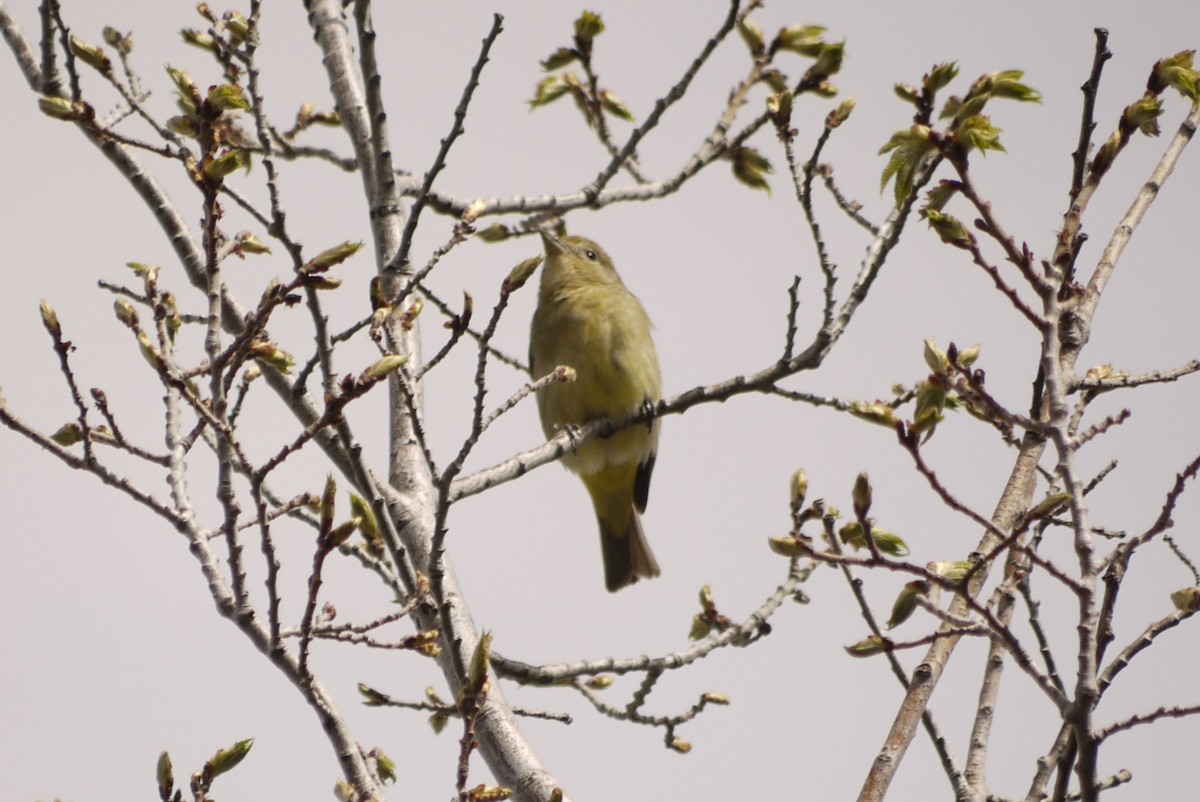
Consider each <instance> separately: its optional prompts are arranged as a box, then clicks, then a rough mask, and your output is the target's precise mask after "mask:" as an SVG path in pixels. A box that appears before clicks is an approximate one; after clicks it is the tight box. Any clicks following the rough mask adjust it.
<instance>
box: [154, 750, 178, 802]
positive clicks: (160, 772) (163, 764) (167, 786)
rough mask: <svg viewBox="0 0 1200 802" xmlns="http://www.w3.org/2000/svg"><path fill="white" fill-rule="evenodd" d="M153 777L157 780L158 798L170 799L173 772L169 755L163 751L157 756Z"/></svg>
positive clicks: (173, 784) (173, 782)
mask: <svg viewBox="0 0 1200 802" xmlns="http://www.w3.org/2000/svg"><path fill="white" fill-rule="evenodd" d="M154 778H155V780H157V781H158V796H159V798H160V799H170V798H171V791H173V790H175V772H174V771H173V770H172V768H171V756H170V755H168V754H167V753H166V752H165V751H164V752H163V753H162V754H160V755H159V756H158V765H157V766H155V770H154Z"/></svg>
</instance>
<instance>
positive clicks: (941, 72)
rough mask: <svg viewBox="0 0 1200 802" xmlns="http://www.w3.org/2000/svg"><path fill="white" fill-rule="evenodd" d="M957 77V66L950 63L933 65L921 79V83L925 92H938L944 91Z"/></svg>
mask: <svg viewBox="0 0 1200 802" xmlns="http://www.w3.org/2000/svg"><path fill="white" fill-rule="evenodd" d="M957 77H958V65H957V64H955V63H954V62H953V61H951V62H948V63H946V64H935V65H934V67H933V69H931V70H930V71H929V72H928V73H927V74H926V75H925V76H924V77H923V78H922V79H921V83H922V85H923V86H924V87H925V89H926V90H927V91H930V92H938V91H941V90H942V89H945V88H946V87H947V86H948V85H949V84H950V82H951V81H953V80H954V79H955V78H957Z"/></svg>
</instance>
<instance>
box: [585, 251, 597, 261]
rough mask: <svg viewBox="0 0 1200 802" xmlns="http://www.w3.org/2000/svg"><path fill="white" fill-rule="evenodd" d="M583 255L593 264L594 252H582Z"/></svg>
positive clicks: (594, 259)
mask: <svg viewBox="0 0 1200 802" xmlns="http://www.w3.org/2000/svg"><path fill="white" fill-rule="evenodd" d="M583 255H584V256H586V257H587V258H589V259H591V260H592V261H593V262H594V261H596V252H595V251H584V252H583Z"/></svg>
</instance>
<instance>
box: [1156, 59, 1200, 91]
mask: <svg viewBox="0 0 1200 802" xmlns="http://www.w3.org/2000/svg"><path fill="white" fill-rule="evenodd" d="M1195 55H1196V51H1195V50H1182V51H1180V52H1178V53H1176V54H1175V55H1173V56H1169V57H1167V58H1165V59H1163V60H1161V61H1159V62H1158V63H1157V64H1155V65H1154V70H1153V72H1152V73H1151V76H1150V82H1151V87H1154V86H1155V85H1156V84H1160V85H1162V86H1164V87H1167V86H1169V87H1171V88H1172V89H1174V90H1175V91H1177V92H1178V93H1179V94H1181V95H1183V96H1184V97H1186V98H1188V99H1189V100H1191V101H1192V102H1193V103H1197V102H1200V72H1197V71H1196V70H1194V69H1193V68H1192V61H1193V59H1194V58H1195Z"/></svg>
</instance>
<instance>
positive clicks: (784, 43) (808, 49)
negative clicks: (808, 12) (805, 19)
mask: <svg viewBox="0 0 1200 802" xmlns="http://www.w3.org/2000/svg"><path fill="white" fill-rule="evenodd" d="M824 33H825V28H822V27H821V26H820V25H789V26H788V27H786V28H783V29H782V30H780V31H779V34H778V35H777V36H776V37H775V49H777V50H787V51H789V52H792V53H799V54H800V55H802V56H808V57H809V58H816V57H817V56H819V55H821V50H822V48H823V47H824V46H825V42H824V40H823V39H822V34H824Z"/></svg>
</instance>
